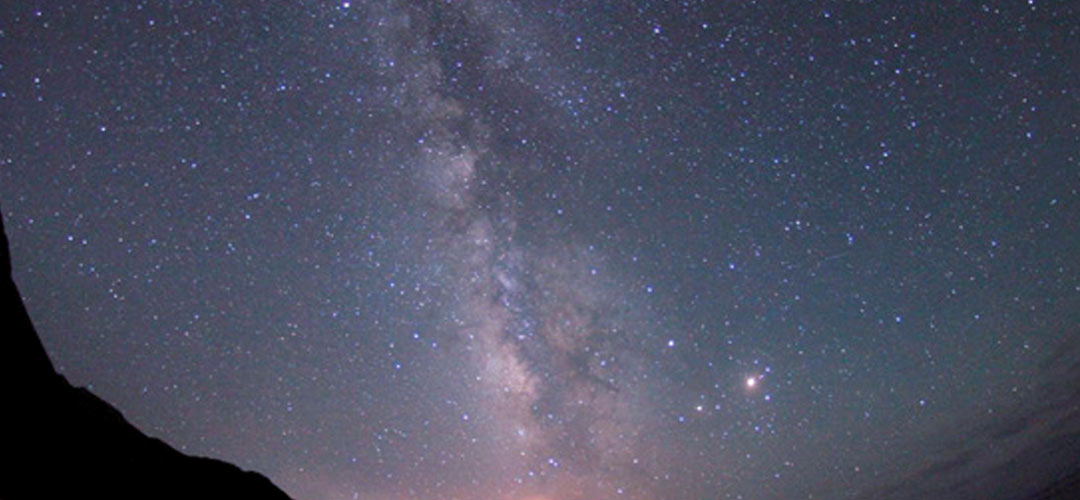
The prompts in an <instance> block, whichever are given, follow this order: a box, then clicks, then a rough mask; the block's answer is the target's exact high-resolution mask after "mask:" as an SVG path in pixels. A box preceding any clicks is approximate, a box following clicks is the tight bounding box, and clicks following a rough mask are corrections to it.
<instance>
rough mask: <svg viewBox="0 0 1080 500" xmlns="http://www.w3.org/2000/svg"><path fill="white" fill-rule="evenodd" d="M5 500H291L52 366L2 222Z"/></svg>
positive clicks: (1, 477)
mask: <svg viewBox="0 0 1080 500" xmlns="http://www.w3.org/2000/svg"><path fill="white" fill-rule="evenodd" d="M0 266H2V267H0V273H2V274H3V276H0V313H2V315H0V317H2V318H3V322H2V324H3V328H2V332H0V356H2V358H0V366H2V368H0V370H3V372H2V376H3V379H2V380H3V382H2V384H3V394H4V397H3V406H2V410H0V415H3V416H2V417H0V418H2V420H0V424H2V425H0V428H2V432H3V434H4V436H3V440H2V444H0V450H3V451H2V453H3V458H2V459H0V463H2V464H3V465H2V466H0V470H2V473H0V499H2V500H18V499H42V498H112V499H116V498H140V499H143V498H200V499H203V498H229V499H238V498H245V499H246V498H251V499H264V498H265V499H288V498H289V497H288V496H287V495H286V494H285V493H284V492H283V491H282V490H280V489H278V487H276V486H274V484H273V483H271V482H270V480H269V479H267V478H266V477H264V476H262V475H260V474H258V473H255V472H250V471H244V470H242V469H240V468H239V467H237V466H235V465H232V464H230V463H227V462H223V461H220V460H215V459H211V458H202V457H193V456H188V455H185V454H183V453H181V452H179V451H177V450H176V449H174V448H172V447H171V446H169V445H168V444H166V443H164V442H162V441H161V440H159V439H155V438H152V437H149V436H147V435H145V434H143V433H142V432H141V431H139V429H137V428H135V426H133V425H131V424H130V423H129V422H128V421H127V420H125V419H124V416H123V415H122V414H121V413H120V411H119V410H117V409H116V408H113V407H112V406H111V405H109V404H108V403H106V402H105V401H103V400H102V399H101V398H99V397H97V396H95V395H94V394H93V393H91V392H90V391H88V390H86V389H84V388H81V387H74V386H72V385H71V384H70V383H68V381H67V380H66V379H65V378H64V377H63V376H62V375H60V374H58V373H57V372H56V370H55V369H54V368H53V366H52V363H51V362H50V361H49V357H48V355H47V354H46V352H45V349H44V347H43V346H42V344H41V340H40V339H39V337H38V335H37V332H36V331H35V330H34V326H33V324H32V323H31V322H30V317H29V316H28V315H27V313H26V309H25V307H24V306H23V303H22V299H21V297H20V295H19V292H18V290H17V289H16V287H15V283H14V281H13V279H12V277H11V254H10V251H9V249H8V241H7V236H6V234H4V233H3V222H2V221H0Z"/></svg>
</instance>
